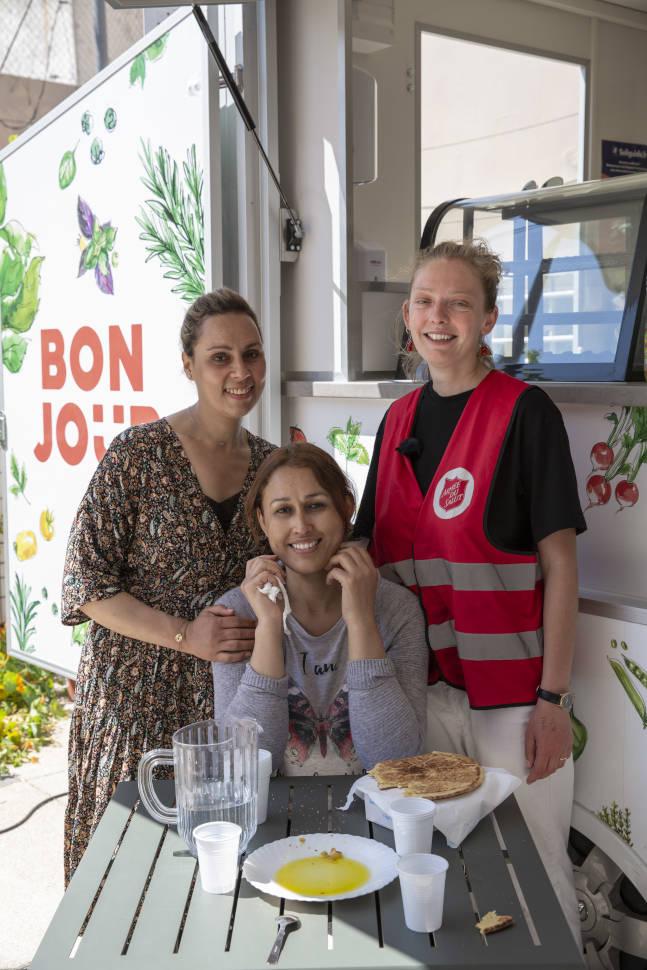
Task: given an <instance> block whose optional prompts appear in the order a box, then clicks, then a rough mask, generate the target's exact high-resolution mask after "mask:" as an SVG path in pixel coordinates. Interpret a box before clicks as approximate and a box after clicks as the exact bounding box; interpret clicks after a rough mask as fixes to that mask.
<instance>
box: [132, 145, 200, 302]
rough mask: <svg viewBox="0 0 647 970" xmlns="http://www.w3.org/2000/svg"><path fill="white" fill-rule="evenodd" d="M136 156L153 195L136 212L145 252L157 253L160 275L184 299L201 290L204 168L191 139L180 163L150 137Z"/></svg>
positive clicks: (144, 179) (187, 299)
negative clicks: (180, 167)
mask: <svg viewBox="0 0 647 970" xmlns="http://www.w3.org/2000/svg"><path fill="white" fill-rule="evenodd" d="M141 146H142V151H141V154H140V160H141V162H142V164H143V166H144V169H145V171H146V176H145V177H142V182H143V184H144V185H145V186H146V188H147V189H148V191H149V192H151V193H152V194H153V196H154V198H151V199H147V200H146V202H145V203H144V205H143V206H142V207H141V208H140V211H139V215H138V216H137V217H136V221H137V224H138V225H139V226H140V228H141V229H142V230H143V232H141V233H140V235H139V238H140V239H141V240H142V242H144V243H146V250H147V252H148V256H147V257H146V262H148V260H149V259H152V258H153V257H156V258H157V259H159V261H160V263H161V264H162V266H163V267H164V268H165V269H166V272H165V273H164V278H165V279H169V280H176V281H177V283H176V285H175V286H174V287H173V288H172V292H173V293H177V294H178V295H179V296H180V297H181V299H182V300H184V301H185V302H186V303H192V302H193V300H195V299H196V298H197V297H198V296H201V295H202V293H204V281H205V269H204V211H203V208H202V184H203V178H202V171H201V170H200V168H199V167H198V162H197V158H196V151H195V145H191V147H190V148H189V150H188V152H187V160H186V161H185V162H183V163H182V172H183V174H184V178H183V179H182V177H181V175H180V171H179V168H178V164H177V162H176V161H174V160H173V159H171V156H170V155H169V153H168V152H167V150H166V149H165V148H163V147H162V146H161V145H160V146H159V148H158V149H157V151H156V152H155V153H153V151H152V149H151V145H150V142H145V141H144V140H143V139H142V141H141Z"/></svg>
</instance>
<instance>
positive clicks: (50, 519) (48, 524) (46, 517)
mask: <svg viewBox="0 0 647 970" xmlns="http://www.w3.org/2000/svg"><path fill="white" fill-rule="evenodd" d="M39 525H40V534H41V535H42V537H43V539H44V540H45V542H50V541H51V540H52V539H53V538H54V514H53V512H51V511H50V510H49V509H43V511H42V512H41V513H40V520H39Z"/></svg>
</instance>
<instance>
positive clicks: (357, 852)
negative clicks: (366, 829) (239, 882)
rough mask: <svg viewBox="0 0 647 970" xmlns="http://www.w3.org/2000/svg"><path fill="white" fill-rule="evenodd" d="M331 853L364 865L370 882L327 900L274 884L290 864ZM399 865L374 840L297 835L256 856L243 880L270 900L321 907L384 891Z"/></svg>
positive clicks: (258, 851) (264, 848) (249, 860)
mask: <svg viewBox="0 0 647 970" xmlns="http://www.w3.org/2000/svg"><path fill="white" fill-rule="evenodd" d="M331 849H337V850H338V851H339V852H343V854H344V855H345V856H347V857H348V858H349V859H354V860H355V861H356V862H362V863H363V864H364V865H365V866H366V868H367V869H368V871H369V877H368V879H367V881H366V882H365V883H363V884H362V885H361V886H358V887H357V889H352V890H350V891H349V892H345V893H337V894H332V895H326V896H304V895H302V894H301V893H297V892H293V891H292V890H290V889H286V888H285V886H281V885H280V884H279V883H277V882H275V881H274V874H275V873H276V872H277V871H278V870H279V869H280V868H281V866H284V865H286V863H288V862H294V860H295V859H305V858H307V857H308V856H314V855H319V854H320V853H321V852H323V851H324V850H325V851H326V852H330V850H331ZM397 861H398V857H397V855H396V854H395V852H394V851H393V849H390V848H389V847H388V846H386V845H383V844H382V843H381V842H376V841H375V840H374V839H363V838H361V837H360V836H359V835H340V834H339V833H334V832H328V833H315V834H312V835H293V836H290V838H288V839H278V841H276V842H269V843H268V844H267V845H262V846H261V847H260V848H258V849H256V850H255V851H254V852H252V854H251V855H250V856H249V857H248V858H247V859H246V860H245V864H244V865H243V876H244V877H245V879H246V880H247V882H249V883H251V885H252V886H254V888H255V889H258V890H259V891H260V892H262V893H268V894H269V895H270V896H281V897H282V898H283V899H300V900H303V901H304V902H309V903H321V902H331V901H333V900H336V899H353V898H354V897H355V896H364V895H365V894H366V893H373V892H375V891H376V890H377V889H382V887H383V886H386V885H388V884H389V883H390V882H392V881H393V880H394V879H395V877H396V876H397V874H398V873H397V868H396V865H397Z"/></svg>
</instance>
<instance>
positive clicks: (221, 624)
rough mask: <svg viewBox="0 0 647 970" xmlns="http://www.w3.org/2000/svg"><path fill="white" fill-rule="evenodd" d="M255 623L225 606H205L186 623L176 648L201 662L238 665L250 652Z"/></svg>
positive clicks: (252, 644)
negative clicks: (179, 643) (180, 643)
mask: <svg viewBox="0 0 647 970" xmlns="http://www.w3.org/2000/svg"><path fill="white" fill-rule="evenodd" d="M255 629H256V620H249V619H246V618H245V617H242V616H237V615H236V613H235V612H234V611H233V610H232V609H229V607H227V606H220V605H218V604H216V605H215V606H207V607H206V608H205V609H204V610H202V612H201V613H199V614H198V615H197V616H196V618H195V620H192V621H191V622H190V623H188V624H187V627H186V630H185V632H184V640H183V643H182V645H181V647H180V649H181V650H182V652H183V653H188V654H190V655H192V656H194V657H199V658H200V659H201V660H209V661H216V662H217V663H240V662H241V661H244V660H249V658H250V656H251V653H252V650H253V649H254V634H255Z"/></svg>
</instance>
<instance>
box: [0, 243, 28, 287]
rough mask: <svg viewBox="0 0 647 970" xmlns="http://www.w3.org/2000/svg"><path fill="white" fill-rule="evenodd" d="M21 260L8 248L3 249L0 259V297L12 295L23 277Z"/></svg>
mask: <svg viewBox="0 0 647 970" xmlns="http://www.w3.org/2000/svg"><path fill="white" fill-rule="evenodd" d="M23 272H24V267H23V262H22V259H21V258H20V256H18V255H16V256H12V255H11V252H10V251H9V250H8V249H5V251H4V253H3V254H2V260H0V297H3V296H14V295H15V294H16V293H17V292H18V288H19V287H20V284H21V283H22V278H23Z"/></svg>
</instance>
